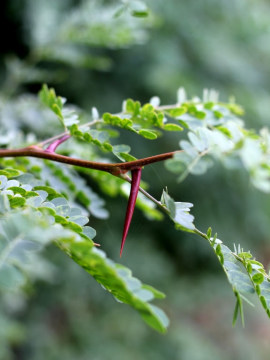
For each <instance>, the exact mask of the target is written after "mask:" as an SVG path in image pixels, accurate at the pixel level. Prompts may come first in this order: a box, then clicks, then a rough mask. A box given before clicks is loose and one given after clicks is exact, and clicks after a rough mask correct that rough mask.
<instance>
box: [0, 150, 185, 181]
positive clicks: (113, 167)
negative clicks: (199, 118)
mask: <svg viewBox="0 0 270 360" xmlns="http://www.w3.org/2000/svg"><path fill="white" fill-rule="evenodd" d="M180 151H182V150H179V151H172V152H168V153H164V154H159V155H154V156H150V157H146V158H143V159H138V160H134V161H128V162H125V163H115V164H111V163H102V162H95V161H87V160H82V159H76V158H72V157H69V156H64V155H59V154H56V153H53V152H48V151H46V150H43V149H41V148H40V147H38V146H28V147H26V148H22V149H12V150H9V149H7V150H0V158H4V157H23V156H30V157H36V158H41V159H48V160H51V161H56V162H60V163H64V164H69V165H74V166H80V167H84V168H88V169H95V170H100V171H105V172H108V173H110V174H112V175H116V176H119V175H120V174H124V173H126V172H127V171H129V170H133V169H136V168H138V167H143V166H145V165H149V164H153V163H155V162H159V161H164V160H167V159H171V158H172V157H173V155H174V154H175V153H176V152H180Z"/></svg>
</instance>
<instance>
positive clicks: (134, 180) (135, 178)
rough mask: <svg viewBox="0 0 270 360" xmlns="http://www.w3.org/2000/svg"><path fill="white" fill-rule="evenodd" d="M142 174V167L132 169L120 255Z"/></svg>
mask: <svg viewBox="0 0 270 360" xmlns="http://www.w3.org/2000/svg"><path fill="white" fill-rule="evenodd" d="M141 174H142V168H137V169H134V170H131V188H130V194H129V199H128V205H127V210H126V217H125V223H124V230H123V236H122V242H121V249H120V257H121V256H122V252H123V249H124V244H125V241H126V237H127V234H128V229H129V226H130V223H131V219H132V216H133V212H134V208H135V204H136V199H137V195H138V191H139V187H140V182H141Z"/></svg>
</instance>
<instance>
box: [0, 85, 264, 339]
mask: <svg viewBox="0 0 270 360" xmlns="http://www.w3.org/2000/svg"><path fill="white" fill-rule="evenodd" d="M39 96H40V99H41V101H42V102H43V104H45V105H46V106H47V107H48V108H49V109H51V110H52V111H53V112H54V113H55V114H56V115H57V117H58V119H59V120H60V122H61V123H62V125H64V127H65V129H69V130H67V131H66V132H65V134H67V133H68V132H69V134H70V135H71V137H72V140H73V141H75V144H76V146H75V151H76V147H77V148H78V149H80V153H82V152H83V151H84V150H83V149H85V146H86V145H87V144H90V145H91V146H92V148H91V150H90V154H91V157H92V159H94V160H95V158H96V157H97V156H99V155H98V152H97V150H102V151H106V152H109V153H111V154H113V155H115V156H117V157H118V158H119V159H120V160H121V161H134V159H135V158H134V157H133V156H132V155H130V154H129V152H130V150H131V149H130V146H128V145H123V144H121V145H115V144H113V142H109V140H110V141H112V140H113V139H114V137H115V136H118V135H119V134H118V133H117V132H114V128H121V129H122V130H124V131H126V130H128V131H131V132H132V133H136V134H139V135H141V136H143V137H144V138H146V139H148V140H154V139H156V138H157V136H158V135H159V136H160V135H161V132H160V130H161V129H162V130H167V131H169V132H170V131H177V132H178V131H179V130H181V131H182V130H183V128H182V127H180V126H179V125H178V124H177V123H167V118H166V117H169V118H171V119H172V120H174V121H175V122H178V123H180V124H181V125H184V127H185V128H186V129H187V130H188V131H187V138H188V140H186V139H181V140H180V146H181V148H182V150H181V151H178V152H176V153H175V155H174V158H173V159H171V160H168V161H167V168H168V169H169V170H171V171H172V172H173V173H176V174H179V173H180V177H179V180H183V179H184V178H185V177H187V176H188V175H189V173H191V174H193V175H201V174H204V173H205V172H206V171H207V169H208V168H209V167H210V166H212V165H213V161H212V160H211V157H212V158H213V159H214V160H220V161H222V162H223V163H224V164H225V165H227V166H228V165H229V166H230V167H232V166H233V164H234V161H235V159H236V158H239V159H240V160H241V163H242V164H243V167H244V168H245V169H246V170H247V171H248V172H249V173H250V176H251V179H252V181H253V183H254V185H255V186H256V187H258V188H259V189H260V190H263V191H269V179H270V176H269V175H270V174H269V171H270V167H269V154H270V152H269V149H270V137H269V133H268V131H267V130H266V129H263V130H262V131H261V134H260V136H259V135H256V134H254V132H251V131H247V130H246V129H245V128H244V123H243V121H242V120H240V119H239V118H238V117H236V115H235V112H236V113H237V114H239V112H240V111H239V109H238V107H236V106H231V104H230V103H229V104H226V103H219V102H217V101H216V102H215V101H214V99H212V98H211V97H207V98H206V97H205V98H204V101H201V100H200V99H198V98H196V99H192V100H190V101H188V100H187V97H186V95H185V93H184V90H183V89H180V90H179V92H178V101H179V102H180V103H177V104H176V105H175V106H168V107H166V106H163V107H160V106H159V99H158V98H156V97H155V98H153V99H151V103H148V104H145V105H141V104H140V103H139V102H138V101H133V100H131V99H128V100H127V101H126V102H125V103H124V109H123V112H122V113H118V114H117V115H114V114H110V113H104V114H103V116H102V118H99V114H98V111H97V110H96V109H95V108H94V109H93V110H92V121H90V122H88V123H86V124H82V125H80V124H79V123H78V116H77V114H76V113H73V110H72V112H70V111H69V110H67V109H68V107H67V108H65V107H64V102H65V101H63V99H62V98H61V97H59V96H57V95H56V93H55V91H54V89H49V88H48V87H47V86H46V85H44V86H43V88H42V90H41V91H40V94H39ZM152 104H153V105H152ZM233 105H234V104H233ZM72 119H73V120H72ZM157 128H158V129H159V130H157ZM111 134H112V135H113V137H112V138H111ZM53 139H54V138H53ZM53 139H52V140H51V141H53ZM45 143H46V142H45ZM41 144H44V142H43V143H41ZM68 149H69V148H67V150H66V151H67V152H68V154H71V153H74V149H73V150H71V149H69V150H68ZM88 152H89V150H88ZM84 156H85V154H84ZM36 161H37V160H31V161H30V160H29V161H28V163H27V164H25V165H26V166H25V170H26V171H29V170H30V169H34V171H35V172H36V173H38V178H39V179H38V178H35V177H33V176H31V175H29V174H23V175H19V174H20V172H19V171H18V170H19V168H18V170H17V165H16V163H15V164H13V165H14V169H13V168H4V169H3V170H2V174H3V175H1V194H2V200H1V203H2V207H3V211H8V209H9V208H10V209H17V211H18V210H19V209H23V211H25V209H28V208H30V209H31V211H33V210H34V211H36V212H37V213H38V214H40V216H42V217H43V216H44V217H45V219H46V218H48V220H47V221H48V222H47V225H48V227H51V228H53V227H54V226H58V227H59V226H60V227H62V228H63V229H64V230H65V231H69V232H71V235H70V236H64V235H63V234H62V235H61V237H60V238H59V237H58V236H57V235H55V237H54V239H53V240H54V242H55V243H57V245H58V246H59V248H60V249H62V250H63V251H64V252H65V253H67V254H68V255H69V256H70V257H71V258H72V259H73V260H74V261H75V262H77V263H78V264H79V265H80V266H81V267H82V268H84V269H85V270H86V271H87V272H89V273H90V274H91V275H92V276H93V277H94V278H95V279H96V280H97V281H98V282H100V283H101V284H102V285H103V286H104V287H105V288H106V289H107V290H108V291H109V292H111V293H112V294H113V295H114V297H115V298H116V299H118V300H119V301H121V302H124V303H127V304H129V305H131V306H132V307H134V308H135V309H136V310H138V311H139V312H140V313H141V316H142V317H143V319H144V320H145V321H146V322H147V323H148V324H149V325H150V326H152V327H154V328H155V329H156V330H159V331H161V332H164V331H165V330H166V327H167V325H168V320H167V317H166V316H165V314H164V313H163V312H162V311H161V310H159V309H157V308H156V307H155V306H153V305H151V304H149V301H150V300H152V299H153V298H154V297H156V295H157V297H160V296H159V293H158V292H156V290H154V289H152V288H150V287H148V288H147V289H146V287H145V285H142V284H141V282H140V281H139V280H137V279H134V278H133V277H132V275H131V272H130V270H128V269H127V268H124V267H122V266H120V265H117V264H115V263H114V262H113V261H112V260H109V259H108V258H107V257H106V254H105V253H104V252H103V251H100V250H97V249H96V247H95V246H94V243H93V241H92V239H93V237H94V236H95V230H94V229H93V228H91V227H89V226H85V225H86V224H88V222H89V219H88V217H87V216H86V215H87V214H85V213H84V211H82V210H81V208H79V207H76V206H71V205H70V204H69V200H72V201H74V200H75V201H79V202H80V203H81V204H82V205H83V206H84V207H85V208H88V210H90V212H92V211H93V205H94V203H95V197H96V195H95V194H94V193H93V192H92V191H91V190H89V189H88V187H87V186H86V185H85V182H84V181H83V180H82V179H80V178H77V175H76V174H75V173H73V171H72V170H70V169H66V167H65V166H64V165H59V166H58V165H57V166H56V165H55V164H53V163H51V162H49V161H47V160H46V161H45V166H44V167H40V166H37V165H34V166H33V164H36ZM4 164H5V160H3V165H4ZM20 170H23V169H22V168H20ZM84 172H85V173H89V174H90V175H91V176H93V175H94V179H95V180H98V181H100V180H101V178H100V177H99V176H95V174H96V175H97V173H96V172H93V173H92V170H87V169H85V170H84ZM18 175H19V176H18ZM14 176H15V177H16V179H13V177H14ZM110 176H111V175H109V177H110ZM8 178H11V180H8ZM40 179H43V181H44V180H46V181H47V183H44V182H42V181H41V180H40ZM56 179H58V182H57V181H55V180H56ZM102 181H107V180H105V179H103V180H102ZM114 186H115V190H114V191H113V193H114V194H115V192H116V193H122V194H124V195H127V194H128V193H127V189H126V190H124V184H123V181H122V180H121V181H117V182H115V183H114ZM101 188H102V189H103V190H105V192H107V193H110V192H111V189H110V190H109V188H111V185H110V186H109V188H106V187H103V186H101ZM150 199H152V198H151V197H150ZM97 202H98V207H100V202H99V201H97ZM155 203H156V204H158V206H159V207H160V209H162V210H163V211H164V212H165V213H167V214H168V215H169V216H170V218H171V219H172V221H173V222H174V223H175V226H176V228H177V229H180V230H182V231H185V232H192V233H197V234H198V235H200V236H202V237H203V238H205V239H207V240H208V242H209V243H210V245H211V246H212V247H213V249H214V251H215V253H216V255H217V258H218V260H219V262H220V264H221V266H222V267H223V270H224V271H225V273H226V275H227V278H228V281H229V282H230V284H231V286H232V289H233V292H234V294H235V296H236V299H237V300H236V307H235V313H234V320H233V322H235V321H236V318H237V314H238V312H239V311H240V314H241V317H242V322H244V318H243V305H242V301H243V300H247V299H246V295H247V294H250V293H255V292H256V294H258V296H259V298H260V301H261V303H262V305H263V307H264V308H265V309H266V311H267V313H268V315H269V314H270V310H269V303H270V302H269V301H270V300H269V299H268V296H267V289H268V276H267V275H266V272H265V270H264V269H263V266H262V264H260V263H257V262H254V261H255V260H254V259H252V260H250V258H251V257H252V256H251V255H250V254H249V253H244V252H243V251H241V252H238V253H237V252H234V253H233V252H232V251H231V250H230V249H229V248H228V247H227V246H225V245H223V243H222V242H221V241H220V240H218V239H217V238H216V236H215V237H214V238H212V237H211V230H208V233H207V234H204V233H202V232H201V231H199V230H197V229H196V227H195V225H194V223H193V221H194V217H193V216H192V215H191V214H190V213H189V212H190V208H191V207H192V206H193V204H191V203H186V202H185V203H184V202H174V200H173V199H172V198H171V197H170V196H169V194H168V192H167V191H163V194H162V198H161V202H160V203H158V202H157V201H156V200H155ZM101 205H103V202H101ZM137 206H138V208H140V209H141V210H142V211H143V212H144V213H145V214H146V216H147V217H148V218H149V219H156V220H160V219H161V215H160V212H159V211H158V210H156V209H155V208H154V207H153V206H152V205H150V203H149V200H148V199H146V198H144V197H141V196H140V197H139V199H138V202H137ZM93 213H94V215H96V216H97V217H100V218H106V217H107V214H106V212H105V213H104V211H103V210H101V213H100V210H94V211H93ZM48 239H50V237H49V236H48ZM8 241H10V242H11V243H12V241H13V238H11V240H8ZM10 246H11V247H12V246H13V245H10ZM8 248H9V247H8ZM6 251H8V250H6ZM4 254H5V252H4ZM5 258H6V256H5V255H4V256H3V259H5ZM7 258H8V257H7ZM9 266H10V265H9ZM11 269H12V271H13V272H16V274H17V269H16V270H14V268H12V267H11ZM119 269H120V270H119ZM3 271H7V270H6V269H4V270H3ZM10 271H11V270H10ZM16 274H15V273H14V279H15V280H14V281H15V283H16V281H17V282H18V284H19V283H20V280H19V277H18V276H17V275H16ZM11 276H12V275H11ZM16 276H17V277H18V279H17V280H16ZM6 278H7V279H9V277H8V276H7V277H6ZM247 301H248V300H247Z"/></svg>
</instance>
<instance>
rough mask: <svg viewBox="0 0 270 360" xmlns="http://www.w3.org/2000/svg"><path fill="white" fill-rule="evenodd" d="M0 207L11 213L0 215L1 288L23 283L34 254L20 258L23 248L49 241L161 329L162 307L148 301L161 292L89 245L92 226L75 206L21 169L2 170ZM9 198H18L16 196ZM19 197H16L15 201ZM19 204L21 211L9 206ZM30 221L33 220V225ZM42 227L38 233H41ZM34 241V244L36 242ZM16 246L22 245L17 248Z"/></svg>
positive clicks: (163, 328)
mask: <svg viewBox="0 0 270 360" xmlns="http://www.w3.org/2000/svg"><path fill="white" fill-rule="evenodd" d="M0 181H1V194H0V195H1V198H0V199H1V202H0V205H1V208H0V210H1V213H2V214H5V213H6V212H10V215H9V216H8V217H6V218H4V219H2V220H1V221H2V222H1V226H2V228H1V234H2V235H1V242H0V243H1V247H0V249H1V251H0V279H1V282H0V289H1V288H4V289H5V290H7V289H8V290H10V289H14V288H15V289H16V287H20V286H22V285H23V284H24V283H25V278H24V276H23V275H25V276H26V277H27V276H28V269H29V268H30V270H31V271H33V270H34V269H32V268H31V266H32V267H33V266H34V260H35V261H36V258H35V257H34V260H32V262H31V261H29V260H28V261H26V262H25V255H24V252H25V251H27V253H28V252H29V251H31V250H32V248H33V250H34V251H35V252H36V251H37V250H40V249H41V248H42V246H44V245H45V244H46V243H48V242H50V241H54V242H55V243H56V244H57V245H58V246H59V248H60V249H61V250H63V251H64V252H65V253H66V254H67V255H68V256H70V257H71V258H72V259H73V260H74V261H75V262H76V263H78V264H79V265H80V266H81V267H82V268H84V269H85V270H86V271H87V272H89V273H90V274H91V275H92V276H93V277H94V278H95V279H96V280H97V281H98V282H99V283H100V284H101V285H102V286H103V287H104V288H105V289H107V290H108V291H109V292H110V293H112V295H113V296H114V297H115V298H116V299H117V300H119V301H120V302H124V303H126V304H129V305H130V306H132V307H133V308H135V309H136V310H137V311H139V312H140V314H141V316H142V318H143V319H144V320H145V321H146V322H147V323H148V324H149V325H150V326H152V327H153V328H154V329H156V330H158V331H160V332H165V331H166V328H167V326H168V319H167V317H166V315H165V314H164V313H163V311H162V310H161V309H158V308H157V307H156V306H154V305H152V304H150V303H149V302H150V301H151V300H153V299H154V298H163V297H164V295H163V294H162V293H161V292H159V291H157V290H156V289H154V288H152V287H150V286H148V285H144V284H142V283H141V281H139V280H138V279H136V278H134V277H133V276H132V274H131V271H130V270H129V269H128V268H126V267H124V266H122V265H119V264H115V263H114V262H113V261H112V260H110V259H108V258H107V257H106V254H105V253H104V252H103V251H101V250H98V249H96V248H95V247H94V243H93V241H92V239H93V238H94V237H95V235H96V232H95V230H94V229H93V228H91V227H90V226H86V224H88V222H89V219H88V217H86V216H84V214H83V213H82V210H81V209H80V208H79V207H73V206H70V204H69V202H68V200H67V199H65V198H64V197H62V196H61V194H58V193H57V192H56V191H55V190H54V189H53V188H51V187H49V186H45V185H41V184H40V180H37V179H35V178H33V176H29V175H28V174H22V175H20V176H18V177H16V180H15V179H14V180H7V178H6V177H5V176H3V175H2V176H1V178H0ZM59 196H60V197H59ZM14 200H17V201H16V202H15V201H14ZM19 200H20V201H19ZM11 208H20V210H21V211H20V212H11V211H10V210H11ZM33 223H34V224H35V226H34V227H33ZM40 233H41V234H40ZM37 245H38V246H37ZM20 249H21V250H20Z"/></svg>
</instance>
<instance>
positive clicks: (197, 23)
mask: <svg viewBox="0 0 270 360" xmlns="http://www.w3.org/2000/svg"><path fill="white" fill-rule="evenodd" d="M125 3H126V4H129V2H128V1H126V2H125ZM122 4H123V3H122V2H120V1H91V0H88V1H86V0H85V1H75V0H65V1H64V0H59V1H54V0H8V1H6V2H5V1H4V2H2V4H1V5H2V10H1V12H0V17H1V19H0V26H1V34H2V41H3V40H4V38H5V41H4V42H3V43H2V44H1V54H0V55H1V57H0V80H1V94H0V96H1V104H4V103H5V102H7V101H9V102H13V104H14V107H13V108H12V107H11V111H15V110H14V108H15V107H16V106H18V107H20V104H21V103H20V101H22V99H24V97H25V96H26V94H36V93H37V92H38V91H39V89H40V87H41V84H42V83H43V82H46V83H48V84H49V85H50V86H53V87H55V89H56V91H57V93H58V94H60V95H61V96H64V97H67V99H68V101H69V102H72V103H74V104H76V105H78V106H79V107H82V108H83V109H85V110H86V111H90V110H91V107H93V106H96V107H97V108H98V110H99V111H100V112H102V111H111V112H117V111H119V110H120V109H121V106H122V105H121V104H122V101H123V100H124V99H126V98H128V97H131V98H133V99H136V100H140V101H141V102H146V101H149V99H150V98H151V97H152V96H154V95H158V96H159V97H160V98H161V101H162V103H163V104H168V103H174V102H175V98H176V95H175V94H176V91H177V89H178V88H179V87H180V86H183V87H184V88H185V89H186V90H187V93H188V95H189V97H192V96H194V95H197V96H201V95H202V91H203V89H204V88H214V89H216V90H217V91H218V92H219V93H220V98H221V100H224V101H226V100H227V99H228V98H229V97H231V96H235V98H236V100H237V102H238V103H240V104H241V105H242V106H243V107H244V108H245V110H246V114H245V119H246V123H247V127H250V128H254V129H259V128H261V127H263V126H267V125H268V124H269V110H270V101H269V93H270V67H269V63H270V45H269V44H270V21H269V14H270V4H269V2H268V1H266V0H265V1H257V2H254V1H252V0H246V1H245V2H243V1H241V0H234V1H232V0H219V1H218V0H205V1H196V0H191V1H177V0H171V1H168V2H164V1H161V0H149V1H147V4H148V6H149V8H150V9H151V12H150V15H149V16H148V17H146V18H136V17H132V16H131V15H130V13H131V12H132V8H131V10H130V9H129V8H128V6H126V7H127V8H126V9H125V10H124V11H123V13H122V14H121V13H118V14H116V12H117V11H118V10H121V6H122ZM120 12H121V11H120ZM115 14H116V16H115ZM27 96H28V95H27ZM33 111H34V110H33ZM27 114H29V117H32V118H33V117H34V116H38V113H37V114H36V113H35V114H34V115H33V114H32V113H31V107H29V109H28V113H27ZM13 116H14V117H15V118H16V116H15V115H14V114H13ZM26 117H27V116H26ZM17 120H18V121H20V120H21V121H23V129H24V130H25V131H28V127H31V126H32V123H33V122H32V123H31V122H30V121H29V123H27V120H25V119H24V118H23V119H22V118H20V116H19V115H18V119H17ZM6 126H8V124H7V125H6ZM32 131H33V132H38V131H39V132H43V133H44V137H46V136H47V135H48V134H50V133H52V134H55V133H57V131H58V130H57V129H52V128H50V129H48V128H46V124H45V125H44V124H43V127H42V126H40V127H38V128H37V129H32ZM127 140H128V142H129V143H131V145H132V149H133V154H134V155H135V156H137V157H140V156H147V155H151V154H157V153H161V152H165V151H170V150H174V149H177V148H178V144H177V141H176V140H175V139H174V137H173V136H172V137H168V138H163V139H162V140H160V141H158V142H157V143H155V142H153V143H150V144H149V143H148V142H147V141H145V140H142V139H140V140H139V139H138V138H136V139H134V138H133V137H131V136H130V137H127ZM143 179H144V180H146V181H147V182H148V183H149V186H150V187H149V192H150V193H151V194H153V195H154V196H156V197H157V198H159V197H160V195H161V192H162V189H163V188H164V187H165V186H168V188H169V191H170V194H171V195H172V196H173V197H174V198H175V200H178V201H189V202H192V203H194V210H193V214H194V215H195V219H196V222H195V223H196V225H197V227H198V228H201V229H202V230H204V231H206V230H207V228H208V226H212V228H213V231H214V232H217V233H218V237H219V238H220V239H222V240H223V241H224V243H225V244H226V245H229V246H232V245H233V244H234V243H236V244H239V243H240V244H241V246H243V247H244V248H245V249H246V250H247V249H250V250H251V251H252V253H253V255H254V256H255V257H257V258H258V260H260V261H262V262H263V263H264V265H265V266H266V267H268V265H269V262H270V236H269V232H270V222H269V214H270V205H269V198H268V197H267V196H265V194H262V193H260V192H259V191H257V190H255V189H253V188H252V187H251V186H250V184H249V179H248V177H247V175H246V174H245V173H244V172H243V171H241V169H239V171H236V170H233V171H231V172H229V171H228V170H227V171H224V169H223V168H222V167H221V166H219V165H218V164H217V165H216V166H215V167H214V168H213V169H211V170H210V171H209V173H208V174H207V175H204V176H202V177H194V176H190V177H189V178H188V179H187V180H186V181H185V182H184V183H183V184H178V183H177V182H176V180H175V178H174V177H173V175H172V174H170V173H168V172H167V171H166V170H165V168H164V164H155V165H152V166H149V167H147V169H145V171H144V174H143ZM91 186H95V185H94V184H91ZM106 201H107V209H108V210H109V211H110V213H111V216H110V218H109V219H108V220H107V221H106V222H104V221H100V220H96V219H94V218H93V219H92V220H91V221H92V226H94V227H95V228H96V229H97V232H98V237H97V238H96V239H97V241H98V242H100V243H101V244H102V248H103V249H104V250H105V251H106V252H107V253H108V255H109V256H110V257H111V258H112V259H114V260H115V261H119V255H118V251H119V242H120V239H121V232H122V223H123V216H124V212H125V203H124V201H123V200H122V199H121V200H120V201H119V199H118V198H113V199H112V198H109V197H108V198H106ZM44 256H45V257H46V258H47V259H50V261H51V268H50V269H48V272H50V274H53V275H51V276H48V279H47V280H46V281H45V280H44V281H41V280H40V281H38V282H36V283H35V284H34V285H32V286H29V288H27V289H25V290H26V291H25V292H23V293H21V294H20V296H19V297H18V296H17V295H16V297H14V296H13V295H12V294H7V295H5V296H4V295H3V298H2V300H1V309H2V310H3V311H1V313H0V359H1V360H2V359H3V360H8V359H23V360H24V359H27V360H30V359H33V360H43V359H44V360H45V359H46V360H56V359H67V360H69V359H70V360H71V359H72V360H73V359H76V360H84V359H91V360H107V359H110V360H113V359H119V360H121V359H131V360H132V359H155V360H159V359H165V358H167V359H172V360H174V359H175V360H176V359H177V360H178V359H179V360H190V359H192V360H204V359H205V360H206V359H207V360H210V359H238V360H241V359H245V360H246V359H269V351H270V345H269V336H270V323H269V320H268V318H267V315H266V314H265V313H264V312H263V310H262V309H261V308H260V307H259V306H258V307H256V309H253V308H251V307H248V306H246V307H245V310H246V311H245V314H246V327H245V328H242V326H241V324H240V323H239V324H237V325H236V327H235V328H232V325H231V322H232V314H233V307H234V296H233V293H232V291H231V288H230V286H229V284H228V283H227V282H226V278H225V275H224V273H223V272H222V270H221V269H220V267H219V264H218V263H217V260H216V258H215V256H214V254H212V251H211V249H210V248H209V246H208V244H206V243H204V242H203V241H202V240H201V239H199V238H197V237H195V235H187V234H182V233H180V232H177V231H176V230H174V227H173V225H172V224H171V223H170V221H169V220H168V219H166V220H164V221H163V222H149V221H148V220H147V219H145V218H144V217H143V215H142V214H140V212H139V210H137V211H136V213H135V216H134V219H133V223H132V226H131V229H130V232H129V236H128V240H127V244H126V248H125V254H124V256H123V258H122V259H121V262H123V263H124V264H125V265H127V266H128V267H130V268H131V269H132V270H133V272H134V274H135V276H138V277H139V278H140V279H142V280H143V281H145V282H147V283H150V284H151V285H153V286H156V287H157V288H158V289H160V290H162V291H164V292H165V293H166V294H167V298H166V299H165V301H163V305H162V304H161V306H163V308H164V310H165V311H166V312H167V313H168V314H169V317H170V319H171V325H170V327H169V331H168V333H167V334H166V335H165V336H164V335H160V334H157V333H155V332H154V331H153V330H151V329H150V328H148V327H147V326H146V325H145V324H144V323H143V322H142V321H141V319H140V317H139V316H138V315H137V314H136V313H135V312H134V311H133V310H131V309H130V308H128V307H126V306H125V305H120V304H118V303H116V302H115V300H114V299H113V298H112V297H110V295H108V294H107V293H105V292H104V290H103V289H102V288H101V287H100V286H99V285H98V284H97V283H96V282H95V281H94V280H93V279H91V278H90V277H89V276H88V275H87V274H86V273H84V272H83V270H82V269H81V268H79V267H78V266H77V265H76V264H75V263H73V262H72V261H71V260H70V259H68V258H66V257H65V255H64V254H62V253H60V251H59V250H58V249H57V248H55V247H54V246H49V247H48V248H47V249H46V250H45V251H44ZM3 304H5V306H4V305H3ZM7 304H8V306H7Z"/></svg>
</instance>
